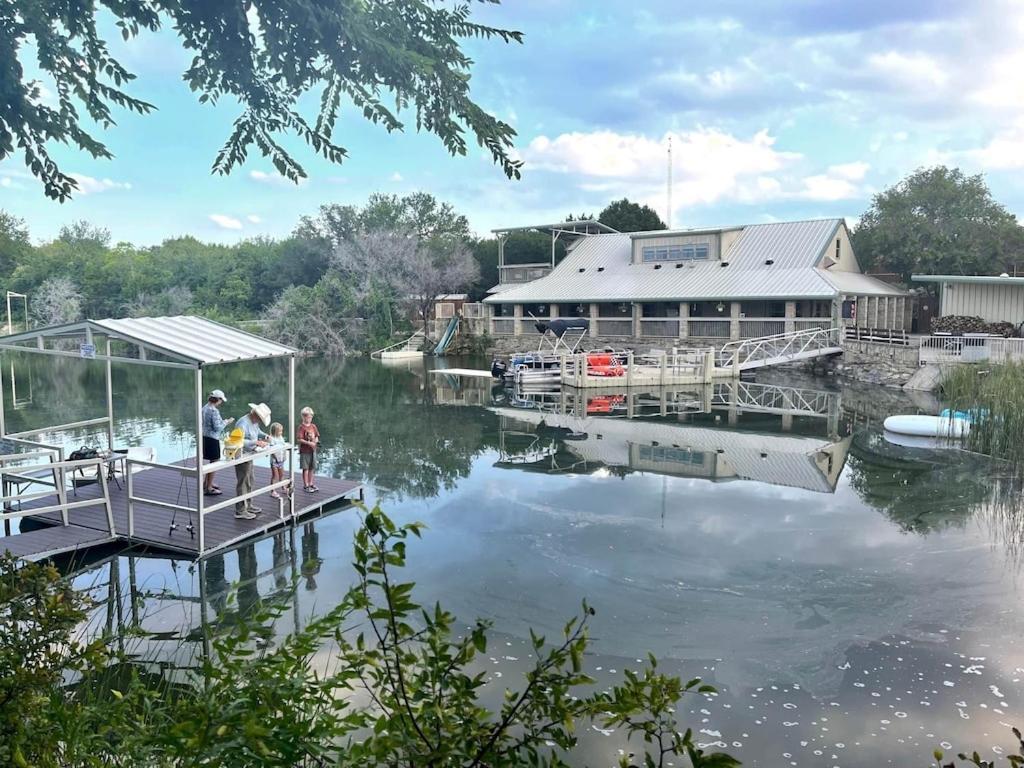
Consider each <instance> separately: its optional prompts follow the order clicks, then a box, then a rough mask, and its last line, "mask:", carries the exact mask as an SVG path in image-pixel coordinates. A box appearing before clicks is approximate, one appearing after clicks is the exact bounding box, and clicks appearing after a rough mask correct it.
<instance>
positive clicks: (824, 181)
mask: <svg viewBox="0 0 1024 768" xmlns="http://www.w3.org/2000/svg"><path fill="white" fill-rule="evenodd" d="M870 168H871V166H870V165H869V164H868V163H864V162H860V161H857V162H852V163H841V164H839V165H830V166H829V167H828V169H827V170H826V171H825V173H819V174H815V175H813V176H806V177H804V179H803V183H802V188H801V190H800V191H799V192H798V193H797V197H802V198H805V199H807V200H822V201H831V200H848V199H850V198H855V197H860V196H862V195H863V193H864V190H863V189H861V188H860V187H859V186H858V185H857V184H855V183H854V182H858V181H863V180H864V177H865V176H866V175H867V172H868V170H870Z"/></svg>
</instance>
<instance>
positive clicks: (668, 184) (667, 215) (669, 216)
mask: <svg viewBox="0 0 1024 768" xmlns="http://www.w3.org/2000/svg"><path fill="white" fill-rule="evenodd" d="M666 191H667V192H668V195H667V196H668V210H667V211H666V212H665V225H666V226H667V227H668V228H669V229H672V137H671V136H669V137H668V180H667V182H666Z"/></svg>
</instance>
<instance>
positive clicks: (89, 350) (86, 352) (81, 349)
mask: <svg viewBox="0 0 1024 768" xmlns="http://www.w3.org/2000/svg"><path fill="white" fill-rule="evenodd" d="M78 356H79V357H84V358H85V359H86V360H95V359H96V345H95V344H79V345H78Z"/></svg>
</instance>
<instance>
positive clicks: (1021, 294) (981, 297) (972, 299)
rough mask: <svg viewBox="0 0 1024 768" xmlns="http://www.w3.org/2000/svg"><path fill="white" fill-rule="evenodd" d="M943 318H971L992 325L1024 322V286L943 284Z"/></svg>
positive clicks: (941, 306)
mask: <svg viewBox="0 0 1024 768" xmlns="http://www.w3.org/2000/svg"><path fill="white" fill-rule="evenodd" d="M939 306H940V308H941V313H942V314H943V315H971V316H977V317H980V318H982V319H984V320H986V321H988V322H990V323H997V322H1000V321H1006V322H1009V323H1015V324H1016V323H1021V322H1024V286H1022V285H992V284H991V283H943V285H942V301H941V303H940V305H939Z"/></svg>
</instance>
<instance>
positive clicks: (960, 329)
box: [932, 315, 1017, 336]
mask: <svg viewBox="0 0 1024 768" xmlns="http://www.w3.org/2000/svg"><path fill="white" fill-rule="evenodd" d="M936 331H938V332H940V333H953V334H957V335H959V334H963V333H991V334H995V335H998V336H1016V335H1017V326H1015V325H1014V324H1013V323H1005V322H999V323H989V322H987V321H985V320H983V319H982V318H980V317H970V316H969V315H946V316H945V317H939V318H936V319H935V320H933V321H932V332H933V333H934V332H936Z"/></svg>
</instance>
